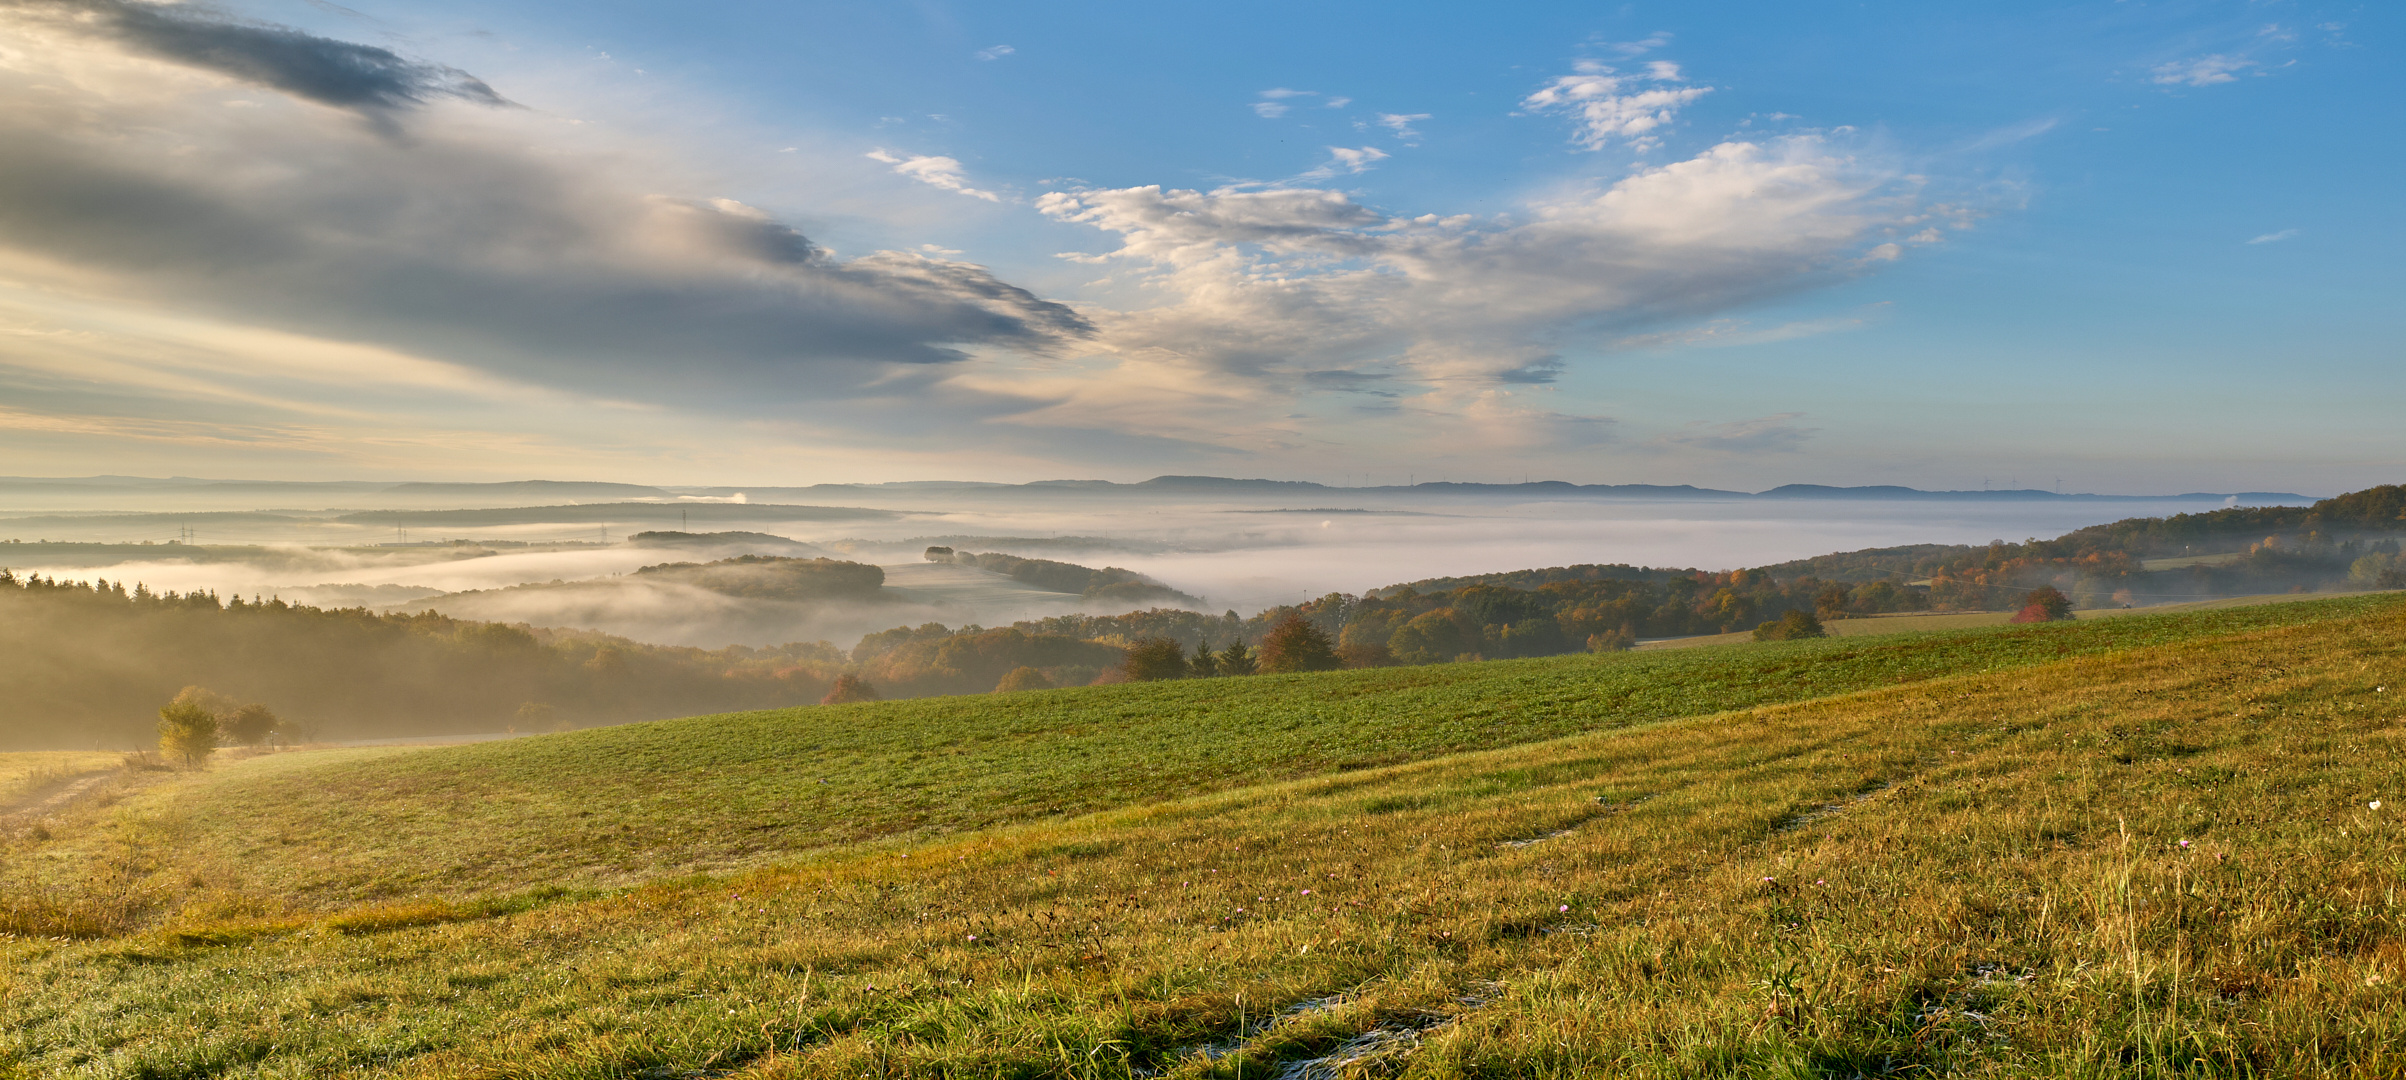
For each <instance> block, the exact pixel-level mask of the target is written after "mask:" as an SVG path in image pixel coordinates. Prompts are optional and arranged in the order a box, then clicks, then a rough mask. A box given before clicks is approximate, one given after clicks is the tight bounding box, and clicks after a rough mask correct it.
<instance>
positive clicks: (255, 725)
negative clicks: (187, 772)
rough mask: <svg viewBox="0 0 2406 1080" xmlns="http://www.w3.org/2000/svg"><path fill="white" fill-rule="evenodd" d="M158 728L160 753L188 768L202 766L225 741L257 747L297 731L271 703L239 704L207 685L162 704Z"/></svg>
mask: <svg viewBox="0 0 2406 1080" xmlns="http://www.w3.org/2000/svg"><path fill="white" fill-rule="evenodd" d="M158 730H159V753H161V754H162V755H164V756H166V757H167V758H168V759H169V760H173V761H181V762H183V763H184V766H185V767H186V768H199V767H200V765H201V763H202V762H203V761H206V760H207V759H208V757H209V755H210V754H212V753H215V752H216V751H217V748H218V747H219V746H220V745H222V744H225V743H233V744H236V745H240V746H257V745H259V744H261V743H264V742H266V741H268V740H269V739H270V738H274V737H276V736H279V735H282V736H284V737H286V738H287V739H290V738H291V737H292V736H293V735H294V734H296V732H294V731H293V730H290V726H288V725H286V724H285V723H284V721H282V720H281V719H279V718H278V717H277V716H276V714H275V713H274V711H272V710H270V709H269V708H268V707H267V706H265V705H261V704H259V703H257V702H251V703H248V704H237V703H236V702H235V700H234V699H233V698H230V697H227V696H226V695H224V694H220V693H218V692H216V691H214V690H211V689H209V688H207V687H204V686H187V687H185V688H183V689H182V690H179V691H177V692H176V695H175V697H174V698H172V699H170V700H169V701H168V702H167V704H165V705H162V706H160V707H159V728H158Z"/></svg>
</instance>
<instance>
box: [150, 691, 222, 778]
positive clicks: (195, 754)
mask: <svg viewBox="0 0 2406 1080" xmlns="http://www.w3.org/2000/svg"><path fill="white" fill-rule="evenodd" d="M215 696H216V695H214V694H211V693H210V692H209V691H207V690H204V689H202V688H200V687H197V686H187V687H185V688H184V689H183V692H182V693H179V694H177V695H176V696H175V700H173V701H170V702H168V703H167V704H166V705H163V706H161V707H160V708H159V752H160V753H161V754H164V755H166V756H168V757H170V758H173V759H176V760H179V761H182V762H183V763H184V764H185V766H186V767H189V768H196V769H197V768H199V767H200V763H201V762H202V761H204V760H206V759H207V758H208V756H209V755H210V754H211V753H212V752H214V751H215V750H216V749H217V712H216V710H214V709H211V708H210V707H209V705H208V704H207V703H208V702H209V700H210V699H211V698H213V697H215Z"/></svg>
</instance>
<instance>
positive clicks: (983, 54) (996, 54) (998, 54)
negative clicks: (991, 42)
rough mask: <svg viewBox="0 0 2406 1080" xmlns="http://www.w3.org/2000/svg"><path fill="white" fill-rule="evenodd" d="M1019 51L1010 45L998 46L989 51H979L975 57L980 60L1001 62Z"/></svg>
mask: <svg viewBox="0 0 2406 1080" xmlns="http://www.w3.org/2000/svg"><path fill="white" fill-rule="evenodd" d="M1018 51H1019V50H1017V49H1014V48H1012V47H1010V46H1008V45H996V46H994V47H992V48H988V49H979V50H978V51H977V52H976V54H975V55H976V56H977V58H978V59H980V60H1000V59H1002V58H1003V57H1006V56H1009V55H1011V54H1012V53H1015V52H1018Z"/></svg>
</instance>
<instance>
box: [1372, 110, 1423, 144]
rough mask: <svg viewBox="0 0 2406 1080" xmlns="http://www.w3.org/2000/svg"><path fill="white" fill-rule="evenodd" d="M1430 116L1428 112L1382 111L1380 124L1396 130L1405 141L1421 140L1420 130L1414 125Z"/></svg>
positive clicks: (1399, 137)
mask: <svg viewBox="0 0 2406 1080" xmlns="http://www.w3.org/2000/svg"><path fill="white" fill-rule="evenodd" d="M1428 118H1429V114H1427V113H1380V114H1378V126H1380V127H1383V128H1386V129H1387V130H1389V131H1392V132H1394V133H1395V137H1396V138H1398V139H1402V140H1403V141H1405V142H1419V141H1420V131H1419V129H1417V128H1414V127H1413V126H1412V125H1413V124H1415V123H1418V122H1419V121H1422V120H1426V119H1428Z"/></svg>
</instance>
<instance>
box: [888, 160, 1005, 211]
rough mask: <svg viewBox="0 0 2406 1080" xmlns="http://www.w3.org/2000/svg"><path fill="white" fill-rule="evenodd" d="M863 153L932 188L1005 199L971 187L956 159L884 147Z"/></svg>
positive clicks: (998, 200) (988, 199) (986, 198)
mask: <svg viewBox="0 0 2406 1080" xmlns="http://www.w3.org/2000/svg"><path fill="white" fill-rule="evenodd" d="M863 156H864V157H867V158H868V159H869V160H871V161H882V162H884V163H886V164H888V165H891V166H893V167H894V172H895V173H897V174H899V175H902V176H907V177H910V178H911V179H913V180H917V181H918V182H920V183H922V184H926V185H927V186H929V187H933V188H942V189H944V190H945V191H957V192H960V193H961V194H963V195H967V196H969V197H970V198H973V199H984V200H986V201H987V202H1001V201H1002V196H1000V195H997V194H995V193H993V192H991V191H986V190H983V189H980V188H974V187H971V186H969V177H968V176H967V175H966V174H965V173H964V172H963V171H962V169H961V163H960V162H959V161H958V160H955V159H953V158H948V157H940V156H936V155H925V154H912V155H904V154H896V153H894V152H893V151H891V150H887V149H886V148H885V147H882V146H881V147H878V148H877V149H875V150H871V151H869V152H868V153H867V154H865V155H863Z"/></svg>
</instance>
